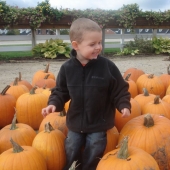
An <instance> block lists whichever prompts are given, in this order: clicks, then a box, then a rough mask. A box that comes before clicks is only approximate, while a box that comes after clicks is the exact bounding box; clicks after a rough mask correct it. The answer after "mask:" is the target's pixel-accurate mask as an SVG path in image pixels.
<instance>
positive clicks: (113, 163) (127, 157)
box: [96, 136, 159, 170]
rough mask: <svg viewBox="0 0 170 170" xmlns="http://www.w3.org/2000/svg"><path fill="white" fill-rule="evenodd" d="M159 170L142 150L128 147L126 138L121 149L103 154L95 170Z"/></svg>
mask: <svg viewBox="0 0 170 170" xmlns="http://www.w3.org/2000/svg"><path fill="white" fill-rule="evenodd" d="M112 169H113V170H137V169H141V170H144V169H148V170H149V169H154V170H159V167H158V164H157V162H156V161H155V159H154V158H153V157H152V156H151V155H150V154H148V153H147V152H145V151H144V150H142V149H140V148H137V147H133V146H129V147H128V137H127V136H126V137H124V139H123V142H122V143H121V147H120V148H119V149H114V150H112V151H111V152H108V153H107V154H105V155H104V156H103V157H102V158H101V159H100V162H99V163H98V166H97V169H96V170H112Z"/></svg>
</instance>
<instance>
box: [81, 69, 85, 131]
mask: <svg viewBox="0 0 170 170" xmlns="http://www.w3.org/2000/svg"><path fill="white" fill-rule="evenodd" d="M84 80H85V68H84V67H83V77H82V95H83V96H82V113H83V115H82V117H81V133H83V117H84Z"/></svg>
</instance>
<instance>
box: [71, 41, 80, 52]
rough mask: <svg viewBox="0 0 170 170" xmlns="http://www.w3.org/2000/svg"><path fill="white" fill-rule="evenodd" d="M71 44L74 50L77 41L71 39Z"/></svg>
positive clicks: (76, 46) (76, 47)
mask: <svg viewBox="0 0 170 170" xmlns="http://www.w3.org/2000/svg"><path fill="white" fill-rule="evenodd" d="M71 45H72V47H73V48H74V49H75V50H77V49H78V43H77V41H72V42H71Z"/></svg>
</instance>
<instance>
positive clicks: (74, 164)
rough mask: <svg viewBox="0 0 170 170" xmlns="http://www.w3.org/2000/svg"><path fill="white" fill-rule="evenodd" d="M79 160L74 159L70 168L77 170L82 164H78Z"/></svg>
mask: <svg viewBox="0 0 170 170" xmlns="http://www.w3.org/2000/svg"><path fill="white" fill-rule="evenodd" d="M76 163H77V161H74V162H73V163H72V165H71V167H70V168H69V169H68V170H75V169H76V168H77V167H78V166H79V165H80V164H78V165H77V166H76Z"/></svg>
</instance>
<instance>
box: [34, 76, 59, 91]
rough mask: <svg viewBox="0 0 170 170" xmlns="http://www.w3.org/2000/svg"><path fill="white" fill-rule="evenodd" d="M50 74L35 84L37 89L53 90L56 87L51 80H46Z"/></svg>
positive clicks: (54, 82)
mask: <svg viewBox="0 0 170 170" xmlns="http://www.w3.org/2000/svg"><path fill="white" fill-rule="evenodd" d="M49 75H50V74H47V75H46V76H45V77H44V78H43V79H39V80H38V81H36V82H35V85H36V86H38V87H44V86H45V87H46V88H54V87H55V86H56V81H55V80H54V79H52V78H48V77H49Z"/></svg>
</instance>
